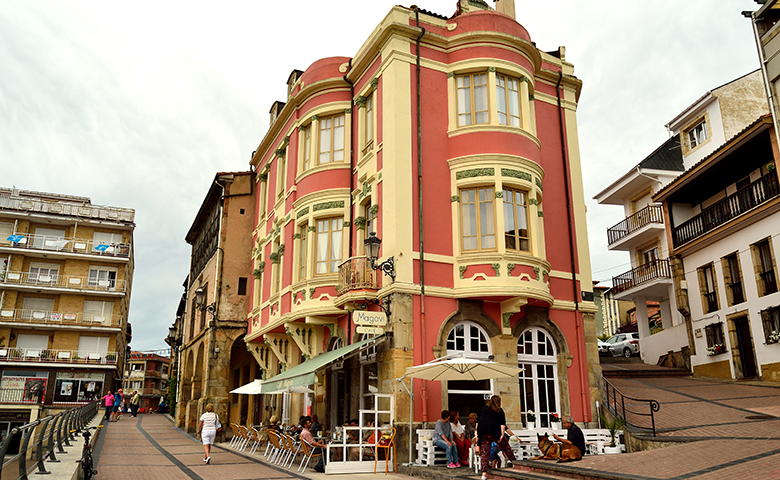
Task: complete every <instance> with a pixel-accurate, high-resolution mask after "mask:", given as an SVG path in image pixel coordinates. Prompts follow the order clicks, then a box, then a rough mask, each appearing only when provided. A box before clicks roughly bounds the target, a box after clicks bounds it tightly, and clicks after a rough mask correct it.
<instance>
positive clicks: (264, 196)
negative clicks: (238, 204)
mask: <svg viewBox="0 0 780 480" xmlns="http://www.w3.org/2000/svg"><path fill="white" fill-rule="evenodd" d="M267 203H268V178H267V177H266V178H264V179H262V180H261V181H260V215H258V216H257V218H258V220H260V219H262V218H265V206H266V204H267ZM258 223H259V222H258Z"/></svg>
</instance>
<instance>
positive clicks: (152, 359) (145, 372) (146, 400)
mask: <svg viewBox="0 0 780 480" xmlns="http://www.w3.org/2000/svg"><path fill="white" fill-rule="evenodd" d="M170 366H171V359H170V357H164V356H162V355H157V354H154V353H143V352H130V357H129V358H128V360H127V366H126V368H125V376H124V381H123V382H122V384H123V387H124V389H125V395H126V396H127V397H128V398H130V395H132V394H133V392H134V391H137V392H138V393H139V394H140V395H141V403H140V404H139V408H140V409H142V410H141V411H143V412H150V411H151V412H153V411H155V410H157V407H158V406H159V405H160V399H161V398H162V397H167V396H168V379H169V378H170V374H171V372H170Z"/></svg>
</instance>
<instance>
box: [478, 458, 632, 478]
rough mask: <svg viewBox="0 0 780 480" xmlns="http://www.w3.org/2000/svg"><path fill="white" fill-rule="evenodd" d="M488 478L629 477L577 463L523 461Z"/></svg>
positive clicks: (494, 472)
mask: <svg viewBox="0 0 780 480" xmlns="http://www.w3.org/2000/svg"><path fill="white" fill-rule="evenodd" d="M490 478H491V479H493V478H495V479H497V480H553V479H556V480H564V479H566V480H568V479H576V480H626V479H628V478H631V477H630V476H626V475H621V474H619V473H612V472H597V471H594V470H592V469H590V468H581V467H577V462H571V463H569V462H566V463H556V462H546V461H534V460H525V461H520V462H517V463H516V464H515V466H514V468H511V469H509V468H504V469H501V470H493V471H492V472H490Z"/></svg>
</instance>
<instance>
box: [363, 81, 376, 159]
mask: <svg viewBox="0 0 780 480" xmlns="http://www.w3.org/2000/svg"><path fill="white" fill-rule="evenodd" d="M373 143H374V92H371V93H370V94H369V95H368V97H366V109H365V113H364V116H363V148H364V149H365V148H368V147H370V146H371V145H372V144H373Z"/></svg>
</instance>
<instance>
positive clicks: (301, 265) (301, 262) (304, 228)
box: [298, 223, 309, 281]
mask: <svg viewBox="0 0 780 480" xmlns="http://www.w3.org/2000/svg"><path fill="white" fill-rule="evenodd" d="M298 236H299V237H301V238H300V240H298V280H299V281H300V280H306V263H307V262H306V259H307V258H308V249H309V242H308V241H307V240H308V237H309V226H308V225H307V224H305V223H304V224H303V225H301V226H299V227H298Z"/></svg>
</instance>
